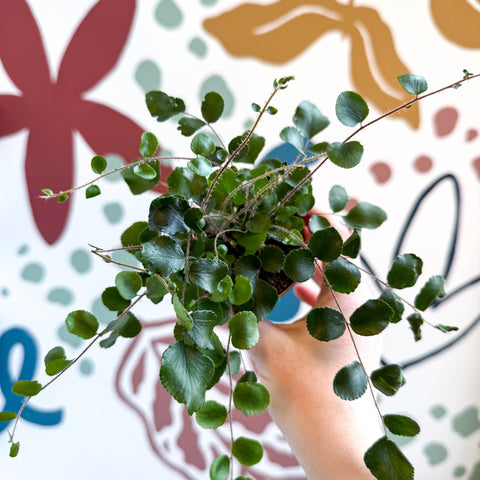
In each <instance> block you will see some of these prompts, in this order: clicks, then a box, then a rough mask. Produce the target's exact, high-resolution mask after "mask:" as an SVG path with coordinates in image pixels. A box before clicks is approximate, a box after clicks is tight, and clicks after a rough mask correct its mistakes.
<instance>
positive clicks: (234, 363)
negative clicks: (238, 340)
mask: <svg viewBox="0 0 480 480" xmlns="http://www.w3.org/2000/svg"><path fill="white" fill-rule="evenodd" d="M228 361H229V362H230V374H231V375H232V376H234V375H236V374H237V373H238V372H239V371H240V365H241V363H242V360H241V358H240V354H239V353H238V352H237V351H236V350H234V351H233V352H229V354H228Z"/></svg>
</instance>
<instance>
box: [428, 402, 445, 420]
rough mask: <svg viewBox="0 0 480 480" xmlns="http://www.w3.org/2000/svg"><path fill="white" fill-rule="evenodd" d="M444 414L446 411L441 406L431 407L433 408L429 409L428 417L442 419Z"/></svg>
mask: <svg viewBox="0 0 480 480" xmlns="http://www.w3.org/2000/svg"><path fill="white" fill-rule="evenodd" d="M446 413H447V409H446V408H445V407H444V406H443V405H433V407H432V408H430V415H431V416H432V417H433V418H436V419H437V420H439V419H440V418H442V417H444V416H445V414H446Z"/></svg>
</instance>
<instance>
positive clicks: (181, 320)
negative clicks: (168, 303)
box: [172, 293, 193, 331]
mask: <svg viewBox="0 0 480 480" xmlns="http://www.w3.org/2000/svg"><path fill="white" fill-rule="evenodd" d="M172 304H173V309H174V310H175V314H176V316H177V320H178V324H179V325H181V326H182V327H183V328H185V329H186V330H187V331H189V330H192V328H193V319H192V317H191V315H190V314H189V313H188V312H187V310H186V309H185V307H184V306H183V305H182V302H181V301H180V299H179V298H178V295H177V294H176V293H175V294H173V295H172Z"/></svg>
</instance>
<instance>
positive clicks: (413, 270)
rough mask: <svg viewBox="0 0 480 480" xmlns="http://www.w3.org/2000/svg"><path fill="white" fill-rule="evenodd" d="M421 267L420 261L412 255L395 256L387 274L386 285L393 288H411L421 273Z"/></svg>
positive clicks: (421, 262)
mask: <svg viewBox="0 0 480 480" xmlns="http://www.w3.org/2000/svg"><path fill="white" fill-rule="evenodd" d="M422 267H423V261H422V259H421V258H419V257H417V256H416V255H414V254H413V253H404V254H402V255H397V256H396V257H395V258H394V260H393V263H392V267H391V268H390V271H389V272H388V274H387V281H388V284H389V285H390V286H391V287H393V288H406V287H412V286H413V285H415V283H416V281H417V279H418V277H419V276H420V274H421V273H422Z"/></svg>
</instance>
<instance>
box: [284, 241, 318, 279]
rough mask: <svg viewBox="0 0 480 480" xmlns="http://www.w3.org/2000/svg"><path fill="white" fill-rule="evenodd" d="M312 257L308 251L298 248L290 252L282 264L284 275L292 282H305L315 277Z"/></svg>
mask: <svg viewBox="0 0 480 480" xmlns="http://www.w3.org/2000/svg"><path fill="white" fill-rule="evenodd" d="M314 261H315V259H314V257H313V255H312V252H310V250H307V249H306V248H298V249H295V250H292V251H291V252H290V253H289V254H288V255H287V256H286V257H285V263H284V270H285V273H286V274H287V275H288V276H289V277H290V278H291V279H292V280H293V281H294V282H305V281H307V280H309V279H310V278H312V277H313V276H314V275H315V264H314Z"/></svg>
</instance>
